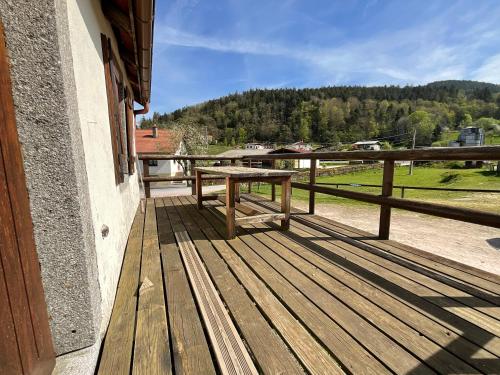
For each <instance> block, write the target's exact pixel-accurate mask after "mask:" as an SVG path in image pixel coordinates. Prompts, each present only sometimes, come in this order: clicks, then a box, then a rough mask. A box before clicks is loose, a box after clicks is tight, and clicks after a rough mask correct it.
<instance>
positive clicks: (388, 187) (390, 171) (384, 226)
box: [378, 160, 394, 240]
mask: <svg viewBox="0 0 500 375" xmlns="http://www.w3.org/2000/svg"><path fill="white" fill-rule="evenodd" d="M393 183H394V161H393V160H386V161H384V177H383V180H382V196H383V197H390V196H392V187H393ZM390 228H391V207H389V206H385V205H381V206H380V222H379V231H378V238H379V239H381V240H388V239H389V231H390Z"/></svg>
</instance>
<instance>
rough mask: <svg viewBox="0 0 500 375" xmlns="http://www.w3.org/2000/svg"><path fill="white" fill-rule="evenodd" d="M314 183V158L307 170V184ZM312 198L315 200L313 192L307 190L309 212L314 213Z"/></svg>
mask: <svg viewBox="0 0 500 375" xmlns="http://www.w3.org/2000/svg"><path fill="white" fill-rule="evenodd" d="M315 183H316V160H315V159H311V167H310V170H309V186H311V185H314V184H315ZM314 200H315V192H314V191H311V190H310V191H309V213H310V214H314V203H315V202H314Z"/></svg>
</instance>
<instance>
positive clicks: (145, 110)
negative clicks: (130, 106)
mask: <svg viewBox="0 0 500 375" xmlns="http://www.w3.org/2000/svg"><path fill="white" fill-rule="evenodd" d="M148 112H149V102H146V103H145V104H144V108H142V109H135V110H134V116H137V115H145V114H146V113H148Z"/></svg>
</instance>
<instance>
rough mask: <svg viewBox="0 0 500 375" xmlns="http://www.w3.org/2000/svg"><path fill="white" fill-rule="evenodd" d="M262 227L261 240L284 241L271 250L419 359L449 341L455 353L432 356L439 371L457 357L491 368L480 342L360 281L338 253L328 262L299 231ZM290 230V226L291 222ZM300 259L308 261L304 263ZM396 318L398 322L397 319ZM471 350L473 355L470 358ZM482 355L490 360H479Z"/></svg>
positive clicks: (489, 356)
mask: <svg viewBox="0 0 500 375" xmlns="http://www.w3.org/2000/svg"><path fill="white" fill-rule="evenodd" d="M262 229H265V225H261V226H260V233H256V234H255V236H258V237H260V238H262V240H263V242H269V241H266V239H265V238H263V237H265V236H266V237H271V238H273V239H275V241H276V242H278V243H287V246H288V247H287V248H286V249H284V250H282V249H280V246H277V245H276V243H274V244H273V243H272V242H270V245H271V246H273V250H274V251H275V252H278V251H280V250H282V251H281V254H282V256H283V257H284V258H285V257H286V259H287V260H288V261H289V262H293V263H294V264H295V265H296V267H297V268H298V269H300V270H302V271H303V272H304V271H305V272H306V273H309V274H310V275H311V277H312V278H314V279H315V280H317V281H318V282H319V283H320V284H321V285H323V286H325V287H327V288H328V289H329V290H330V291H331V292H332V293H335V294H337V295H338V297H339V299H340V300H342V301H345V302H347V303H348V304H349V305H350V306H351V307H352V308H353V309H354V310H355V311H357V312H359V313H361V314H362V315H364V316H365V317H367V318H368V319H369V320H370V321H371V322H372V323H373V324H374V325H375V326H377V327H380V328H381V329H382V330H384V331H385V332H386V333H387V334H388V335H389V336H390V337H393V338H398V341H399V342H400V344H401V345H403V346H405V347H406V348H407V349H409V350H411V351H412V352H413V353H415V354H417V355H419V358H421V359H422V360H425V359H426V358H429V357H430V356H429V350H430V351H431V352H432V351H436V350H438V349H439V346H441V347H446V346H447V345H450V352H451V353H453V354H455V355H456V357H452V356H450V355H448V354H445V355H440V358H438V361H436V360H434V361H433V363H432V366H433V367H434V368H437V369H438V370H440V372H447V371H446V367H447V366H449V365H450V364H453V363H454V362H457V357H458V358H465V359H466V360H467V359H468V362H469V364H471V365H472V366H475V367H478V366H479V367H481V369H482V370H484V371H489V372H492V371H493V372H494V370H495V369H496V367H497V366H498V363H496V362H492V361H491V360H494V359H495V357H496V356H495V355H493V354H492V353H489V352H488V351H486V350H484V349H481V347H480V346H478V345H475V344H473V343H471V342H469V341H468V340H464V339H463V338H462V337H461V336H460V334H456V333H452V332H450V331H449V330H448V329H446V328H445V327H442V326H441V325H440V324H438V323H436V322H434V321H432V320H431V319H429V318H428V317H426V316H425V315H423V314H420V313H419V312H418V311H416V310H414V309H413V308H411V307H409V306H407V305H405V304H403V303H401V302H399V301H398V300H397V299H394V298H391V297H390V296H389V295H387V294H384V293H382V292H381V291H379V290H377V289H374V288H373V287H372V286H370V285H369V284H368V283H365V282H363V279H362V278H361V279H358V278H357V276H358V274H357V273H356V272H355V270H356V267H355V265H354V264H351V265H349V263H348V260H346V259H345V258H342V256H336V255H334V256H333V257H332V256H329V257H328V258H327V259H329V260H333V262H332V261H328V260H326V259H325V258H322V257H321V256H320V254H314V253H313V252H311V251H310V250H309V249H307V248H305V247H303V246H300V243H306V240H304V239H303V237H304V236H303V235H302V233H300V232H298V234H299V235H300V236H299V237H297V238H298V239H300V240H299V241H298V242H295V243H293V244H290V243H289V242H286V241H283V239H282V238H280V237H284V235H283V234H282V233H280V232H279V231H267V232H265V233H264V232H262ZM293 231H294V228H293V226H292V232H293ZM287 250H288V251H293V252H294V253H295V254H297V255H298V256H300V258H299V257H295V256H293V255H291V254H290V253H289V252H288V253H287V252H286V251H287ZM327 254H328V252H327ZM304 259H306V260H308V261H309V262H311V263H309V264H308V263H307V262H305V261H304ZM339 266H340V267H339ZM349 270H354V272H353V273H349V272H348V271H349ZM322 271H324V272H322ZM337 280H338V281H340V282H342V284H340V283H339V282H337ZM348 288H349V289H352V290H353V291H357V292H358V293H359V295H361V296H369V299H370V300H371V303H370V302H369V301H366V299H368V298H365V301H364V303H360V302H359V301H360V297H359V295H356V294H355V293H352V292H351V290H349V289H348ZM385 288H387V289H388V288H389V286H385ZM368 303H370V304H376V306H373V305H372V306H370V308H367V306H366V304H368ZM391 315H392V317H391ZM399 321H401V322H400V323H398V322H399ZM421 334H422V335H421ZM489 336H490V335H489V334H487V333H486V334H485V335H484V336H483V337H482V338H483V340H484V337H489ZM427 338H428V339H427ZM435 343H436V344H435ZM473 353H474V358H470V357H471V354H473ZM477 359H479V360H477ZM482 359H487V360H490V361H482ZM462 366H463V364H462ZM464 370H465V369H464V368H463V367H462V368H461V370H460V371H458V370H457V369H456V368H455V369H454V371H455V372H456V371H458V372H464ZM469 371H470V369H469ZM466 372H467V371H466Z"/></svg>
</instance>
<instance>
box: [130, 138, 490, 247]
mask: <svg viewBox="0 0 500 375" xmlns="http://www.w3.org/2000/svg"><path fill="white" fill-rule="evenodd" d="M138 158H139V159H140V160H142V163H143V181H144V185H145V193H146V197H149V196H150V183H151V182H159V181H183V180H187V181H192V194H193V195H194V194H196V186H195V181H194V168H195V166H196V162H197V161H230V163H231V165H234V164H236V162H237V161H240V162H243V163H247V165H249V166H252V161H253V162H255V161H264V160H266V161H270V162H271V167H275V162H276V160H304V159H308V160H311V163H310V173H309V183H300V182H293V183H292V187H294V188H296V189H303V190H307V191H309V213H311V214H314V212H315V194H316V193H321V194H327V195H333V196H338V197H343V198H348V199H355V200H359V201H363V202H367V203H373V204H378V205H380V207H381V208H380V220H379V238H380V239H388V238H389V231H390V222H391V209H392V208H399V209H404V210H407V211H414V212H419V213H424V214H428V215H433V216H438V217H444V218H448V219H453V220H459V221H464V222H469V223H475V224H480V225H487V226H491V227H495V228H500V215H499V214H496V213H490V212H483V211H478V210H472V209H465V208H458V207H452V206H447V205H442V204H437V203H428V202H421V201H416V200H410V199H402V198H395V197H393V196H392V195H393V189H394V188H396V189H398V188H399V189H402V194H403V196H404V190H405V189H416V190H445V191H466V192H482V193H497V192H499V191H497V190H493V189H465V188H437V187H436V188H433V187H429V188H428V187H419V186H406V185H405V186H403V185H394V168H395V162H396V161H450V160H455V161H484V160H500V146H482V147H443V148H423V149H415V150H394V151H337V152H305V153H302V152H301V153H286V154H262V155H251V156H240V157H226V156H214V155H167V154H162V153H142V154H139V155H138ZM149 160H177V161H180V160H184V161H189V163H190V171H191V175H190V176H175V177H161V176H150V175H149V164H148V162H149ZM317 160H325V161H326V160H377V161H383V162H384V165H383V177H382V184H381V185H371V184H357V185H358V186H367V187H379V188H381V190H382V191H381V194H380V195H376V194H370V193H364V192H356V191H352V190H346V189H338V188H337V189H335V188H331V187H326V186H321V185H325V184H324V183H316V175H317V169H316V168H317V163H316V161H317ZM205 179H206V180H210V179H220V177H219V178H214V177H212V176H207V177H205ZM329 185H337V187H338V186H345V185H351V186H353V185H352V184H342V183H338V184H337V183H335V182H332V183H331V184H330V183H329ZM248 188H249V189H248V190H249V192H251V185H250V184H249V185H248ZM275 198H276V189H275V185H274V184H272V189H271V199H272V200H273V201H274V200H275Z"/></svg>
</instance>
